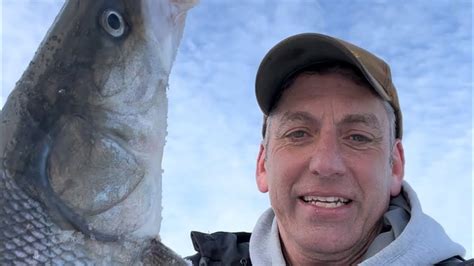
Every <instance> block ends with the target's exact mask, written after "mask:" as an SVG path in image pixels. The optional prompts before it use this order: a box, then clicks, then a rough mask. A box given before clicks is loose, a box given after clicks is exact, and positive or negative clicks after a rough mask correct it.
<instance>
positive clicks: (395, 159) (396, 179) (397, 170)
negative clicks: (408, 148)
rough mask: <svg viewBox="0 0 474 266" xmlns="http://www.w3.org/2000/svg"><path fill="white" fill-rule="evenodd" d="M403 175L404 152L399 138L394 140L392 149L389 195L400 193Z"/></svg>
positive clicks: (393, 195)
mask: <svg viewBox="0 0 474 266" xmlns="http://www.w3.org/2000/svg"><path fill="white" fill-rule="evenodd" d="M404 175H405V154H404V152H403V145H402V142H401V140H400V139H397V140H395V144H394V147H393V149H392V180H391V182H392V184H391V186H390V195H391V196H392V197H395V196H397V195H398V194H400V190H401V188H402V181H403V176H404Z"/></svg>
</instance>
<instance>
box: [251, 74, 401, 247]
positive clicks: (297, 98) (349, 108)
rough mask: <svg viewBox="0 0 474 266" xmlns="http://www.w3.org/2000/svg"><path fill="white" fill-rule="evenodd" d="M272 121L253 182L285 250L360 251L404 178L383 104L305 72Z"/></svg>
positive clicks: (345, 82)
mask: <svg viewBox="0 0 474 266" xmlns="http://www.w3.org/2000/svg"><path fill="white" fill-rule="evenodd" d="M270 119H271V120H270V125H269V128H268V131H267V138H268V139H267V140H266V141H267V143H265V144H264V145H262V146H261V150H260V154H259V158H258V162H257V184H258V187H259V190H260V191H262V192H267V191H268V192H269V194H270V202H271V205H272V208H273V210H274V211H275V215H276V218H277V221H278V228H279V232H280V237H281V239H282V241H283V245H284V249H285V250H286V252H287V253H291V250H297V251H298V252H301V253H308V254H310V253H311V254H314V255H315V256H316V254H331V256H336V254H343V253H345V254H351V253H353V252H357V249H363V247H364V246H367V243H368V242H370V241H371V240H372V239H373V237H374V236H375V235H376V234H377V233H378V230H379V227H378V225H379V223H378V221H379V220H380V218H381V217H382V215H383V213H384V212H385V211H386V209H387V207H388V204H389V199H390V195H392V196H396V195H398V194H399V192H400V188H401V182H402V178H403V164H404V162H403V160H404V159H403V148H402V145H401V143H400V141H399V140H396V141H395V143H394V145H393V147H392V145H391V144H390V140H389V135H390V133H389V122H388V116H387V113H386V111H385V108H384V106H383V103H382V101H381V100H380V99H379V98H377V96H375V95H374V94H373V93H372V92H371V91H370V89H369V88H367V87H364V86H361V85H358V84H356V83H354V82H353V81H352V80H350V79H348V78H346V77H344V76H342V75H340V74H337V73H331V74H324V75H320V74H313V75H309V74H303V75H300V76H299V77H297V78H296V80H295V82H294V83H293V85H292V86H291V87H290V88H288V89H287V90H286V91H285V92H284V93H283V95H282V97H281V98H280V101H279V104H278V106H277V109H276V110H275V112H274V114H273V115H272V116H271V118H270Z"/></svg>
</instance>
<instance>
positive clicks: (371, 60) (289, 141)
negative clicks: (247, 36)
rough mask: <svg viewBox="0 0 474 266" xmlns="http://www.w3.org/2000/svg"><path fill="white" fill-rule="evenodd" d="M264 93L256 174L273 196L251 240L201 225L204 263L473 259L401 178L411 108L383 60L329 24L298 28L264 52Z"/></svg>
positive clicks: (259, 89)
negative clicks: (324, 29)
mask: <svg viewBox="0 0 474 266" xmlns="http://www.w3.org/2000/svg"><path fill="white" fill-rule="evenodd" d="M256 95H257V101H258V104H259V106H260V108H261V109H262V111H263V113H264V125H263V141H262V144H261V146H260V152H259V155H258V159H257V170H256V176H257V186H258V189H259V190H260V191H261V192H264V193H266V192H268V193H269V197H270V203H271V208H270V209H269V210H267V211H266V212H265V213H263V215H262V216H261V217H260V219H259V220H258V221H257V224H256V225H255V228H254V230H253V232H252V234H251V236H250V240H249V235H248V234H245V233H225V232H218V233H214V234H210V235H208V234H202V233H198V232H192V234H191V237H192V239H193V244H194V246H195V248H196V250H197V251H198V254H196V255H195V256H192V257H189V259H190V260H192V261H193V263H194V264H198V263H199V265H213V263H222V264H224V265H231V264H232V265H250V263H252V264H253V265H327V264H333V265H349V264H361V265H380V264H397V265H429V264H436V263H441V264H443V263H444V264H443V265H448V264H451V263H454V264H455V263H463V262H462V261H463V259H462V257H461V256H463V255H464V249H463V248H462V247H461V246H460V245H458V244H456V243H454V242H453V241H451V240H450V239H449V237H448V236H447V235H446V233H445V232H444V230H443V228H442V227H441V226H440V225H439V224H438V223H436V222H435V221H434V220H433V219H432V218H430V217H429V216H427V215H426V214H424V213H423V212H422V211H421V207H420V203H419V201H418V199H417V196H416V193H415V192H414V191H413V189H412V188H411V187H410V186H409V185H408V183H406V182H405V181H403V175H404V163H405V161H404V153H403V145H402V133H403V130H402V129H403V127H402V114H401V110H400V105H399V102H398V97H397V92H396V89H395V87H394V85H393V83H392V80H391V75H390V69H389V66H388V65H387V64H386V63H385V62H384V61H383V60H381V59H379V58H378V57H376V56H375V55H373V54H371V53H370V52H368V51H365V50H363V49H361V48H359V47H357V46H355V45H353V44H350V43H347V42H345V41H342V40H339V39H336V38H333V37H330V36H325V35H321V34H312V33H308V34H300V35H296V36H292V37H290V38H288V39H286V40H283V41H282V42H280V43H279V44H277V45H276V46H275V47H273V48H272V49H271V50H270V51H269V52H268V54H267V55H266V56H265V58H264V59H263V60H262V62H261V64H260V67H259V70H258V72H257V78H256Z"/></svg>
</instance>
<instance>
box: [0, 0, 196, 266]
mask: <svg viewBox="0 0 474 266" xmlns="http://www.w3.org/2000/svg"><path fill="white" fill-rule="evenodd" d="M195 4H196V0H69V1H67V2H66V3H65V4H64V6H63V8H62V9H61V11H60V13H59V15H58V16H57V17H56V20H55V21H54V23H53V25H52V26H51V28H50V30H49V31H48V33H47V35H46V37H45V39H44V40H43V42H42V43H41V45H40V47H39V48H38V50H37V52H36V54H35V56H34V58H33V60H32V61H31V63H30V65H29V66H28V68H27V70H26V71H25V72H24V74H23V76H22V77H21V79H20V80H19V81H18V82H17V84H16V87H15V89H14V90H13V91H12V93H11V94H10V96H9V97H8V100H7V102H6V104H5V106H4V107H3V109H2V111H1V113H0V265H13V264H14V265H64V264H70V265H185V264H184V261H183V260H182V259H181V258H180V257H179V256H178V255H176V254H175V253H174V252H173V251H171V250H170V249H168V248H167V247H166V246H164V245H163V244H162V243H161V242H160V241H159V231H160V223H161V219H162V218H161V208H162V207H161V174H162V169H161V159H162V155H163V147H164V144H165V136H166V118H167V97H166V90H167V87H168V76H169V74H170V71H171V66H172V63H173V61H174V58H175V56H176V53H177V49H178V45H179V42H180V39H181V37H182V33H183V27H184V22H185V17H186V12H187V11H188V10H189V9H190V8H191V7H192V6H193V5H195Z"/></svg>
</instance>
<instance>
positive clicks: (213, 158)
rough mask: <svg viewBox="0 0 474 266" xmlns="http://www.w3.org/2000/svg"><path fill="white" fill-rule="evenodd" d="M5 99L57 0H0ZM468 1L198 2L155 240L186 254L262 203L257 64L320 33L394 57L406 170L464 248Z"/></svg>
mask: <svg viewBox="0 0 474 266" xmlns="http://www.w3.org/2000/svg"><path fill="white" fill-rule="evenodd" d="M1 3H2V4H1V8H2V22H1V23H2V26H1V27H0V28H1V36H2V42H1V49H0V50H1V54H0V55H1V57H2V64H1V67H2V69H1V74H2V77H1V80H2V83H1V93H0V96H1V98H0V106H2V105H3V103H4V101H5V100H6V97H7V95H8V94H9V92H10V90H11V89H12V88H13V87H14V84H15V82H16V81H17V80H18V79H19V77H20V75H21V73H22V72H23V70H24V69H25V68H26V66H27V64H28V62H29V60H30V59H31V58H32V56H33V54H34V52H35V50H36V48H37V46H38V44H39V42H40V41H41V39H42V38H43V36H44V34H45V33H46V30H47V29H48V27H49V25H50V24H51V22H52V20H53V19H54V17H55V15H56V14H57V12H58V10H59V8H60V7H61V5H62V1H59V2H58V1H46V0H36V1H33V0H31V1H27V0H22V1H14V0H3V1H2V2H1ZM472 11H473V7H472V2H471V1H469V0H455V1H452V0H438V1H429V2H428V1H423V0H419V1H383V0H373V1H365V0H364V1H362V0H355V1H347V0H338V1H329V0H320V1H316V0H314V1H309V0H306V1H304V0H303V1H297V0H294V1H290V0H287V1H264V0H258V1H256V0H252V1H250V0H242V1H218V0H209V1H201V3H200V4H199V5H197V6H196V7H194V8H193V9H191V10H190V12H189V13H188V18H187V22H186V27H185V33H184V37H183V40H182V42H181V46H180V49H179V52H178V56H177V58H176V61H175V63H174V66H173V71H172V74H171V76H170V89H169V94H168V96H169V114H168V118H169V120H168V123H169V128H168V137H167V144H166V147H165V154H164V161H163V168H164V176H163V178H164V179H163V207H164V209H163V223H162V226H161V236H162V239H163V242H165V243H166V244H167V245H168V246H170V247H171V248H173V249H174V250H175V251H177V252H178V253H179V254H181V255H189V254H192V253H193V252H194V251H193V248H192V244H191V241H190V239H189V232H190V231H191V230H198V231H203V232H214V231H251V230H252V228H253V225H254V223H255V221H256V219H257V218H258V217H259V215H260V213H261V212H262V211H263V210H265V209H266V208H267V207H268V206H269V202H268V199H267V195H266V194H261V193H259V192H258V190H257V188H256V185H255V177H254V176H255V158H256V155H257V152H258V145H259V142H260V128H261V119H262V117H261V113H260V111H259V109H258V107H257V104H256V101H255V97H254V79H255V72H256V69H257V67H258V64H259V62H260V60H261V58H262V57H263V56H264V54H265V53H266V52H267V51H268V49H270V48H271V47H272V46H273V45H274V44H276V43H277V42H278V41H280V40H281V39H283V38H285V37H288V36H290V35H293V34H296V33H301V32H320V33H325V34H329V35H333V36H335V37H339V38H342V39H345V40H348V41H350V42H353V43H355V44H358V45H360V46H362V47H364V48H366V49H368V50H370V51H372V52H374V53H376V54H378V55H379V56H380V57H382V58H384V59H385V60H386V61H387V62H389V64H390V65H391V67H392V74H393V78H394V83H395V85H396V87H397V88H398V91H399V96H400V102H401V105H402V110H403V116H404V139H403V142H404V147H405V154H406V175H405V179H406V180H408V182H409V183H410V184H411V185H412V186H413V187H414V188H415V190H417V191H418V196H419V197H420V200H421V202H422V206H423V209H424V210H425V212H427V213H428V214H430V215H431V216H433V217H435V218H436V219H437V220H438V222H439V223H441V224H442V225H443V226H444V228H445V230H446V231H447V232H448V233H449V235H450V236H451V237H452V238H453V239H454V240H456V241H458V242H460V243H461V244H463V245H464V247H465V248H466V249H467V252H468V256H469V257H472V245H473V243H472V241H473V213H472V208H473V201H474V197H473V193H472V191H473V170H472V169H473V168H472V164H473V159H472V155H473V153H472V141H473V136H472V122H473V113H472V101H473V95H472V87H473V82H472V62H473V55H472V35H473V30H472V23H473V20H472V13H473V12H472Z"/></svg>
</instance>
